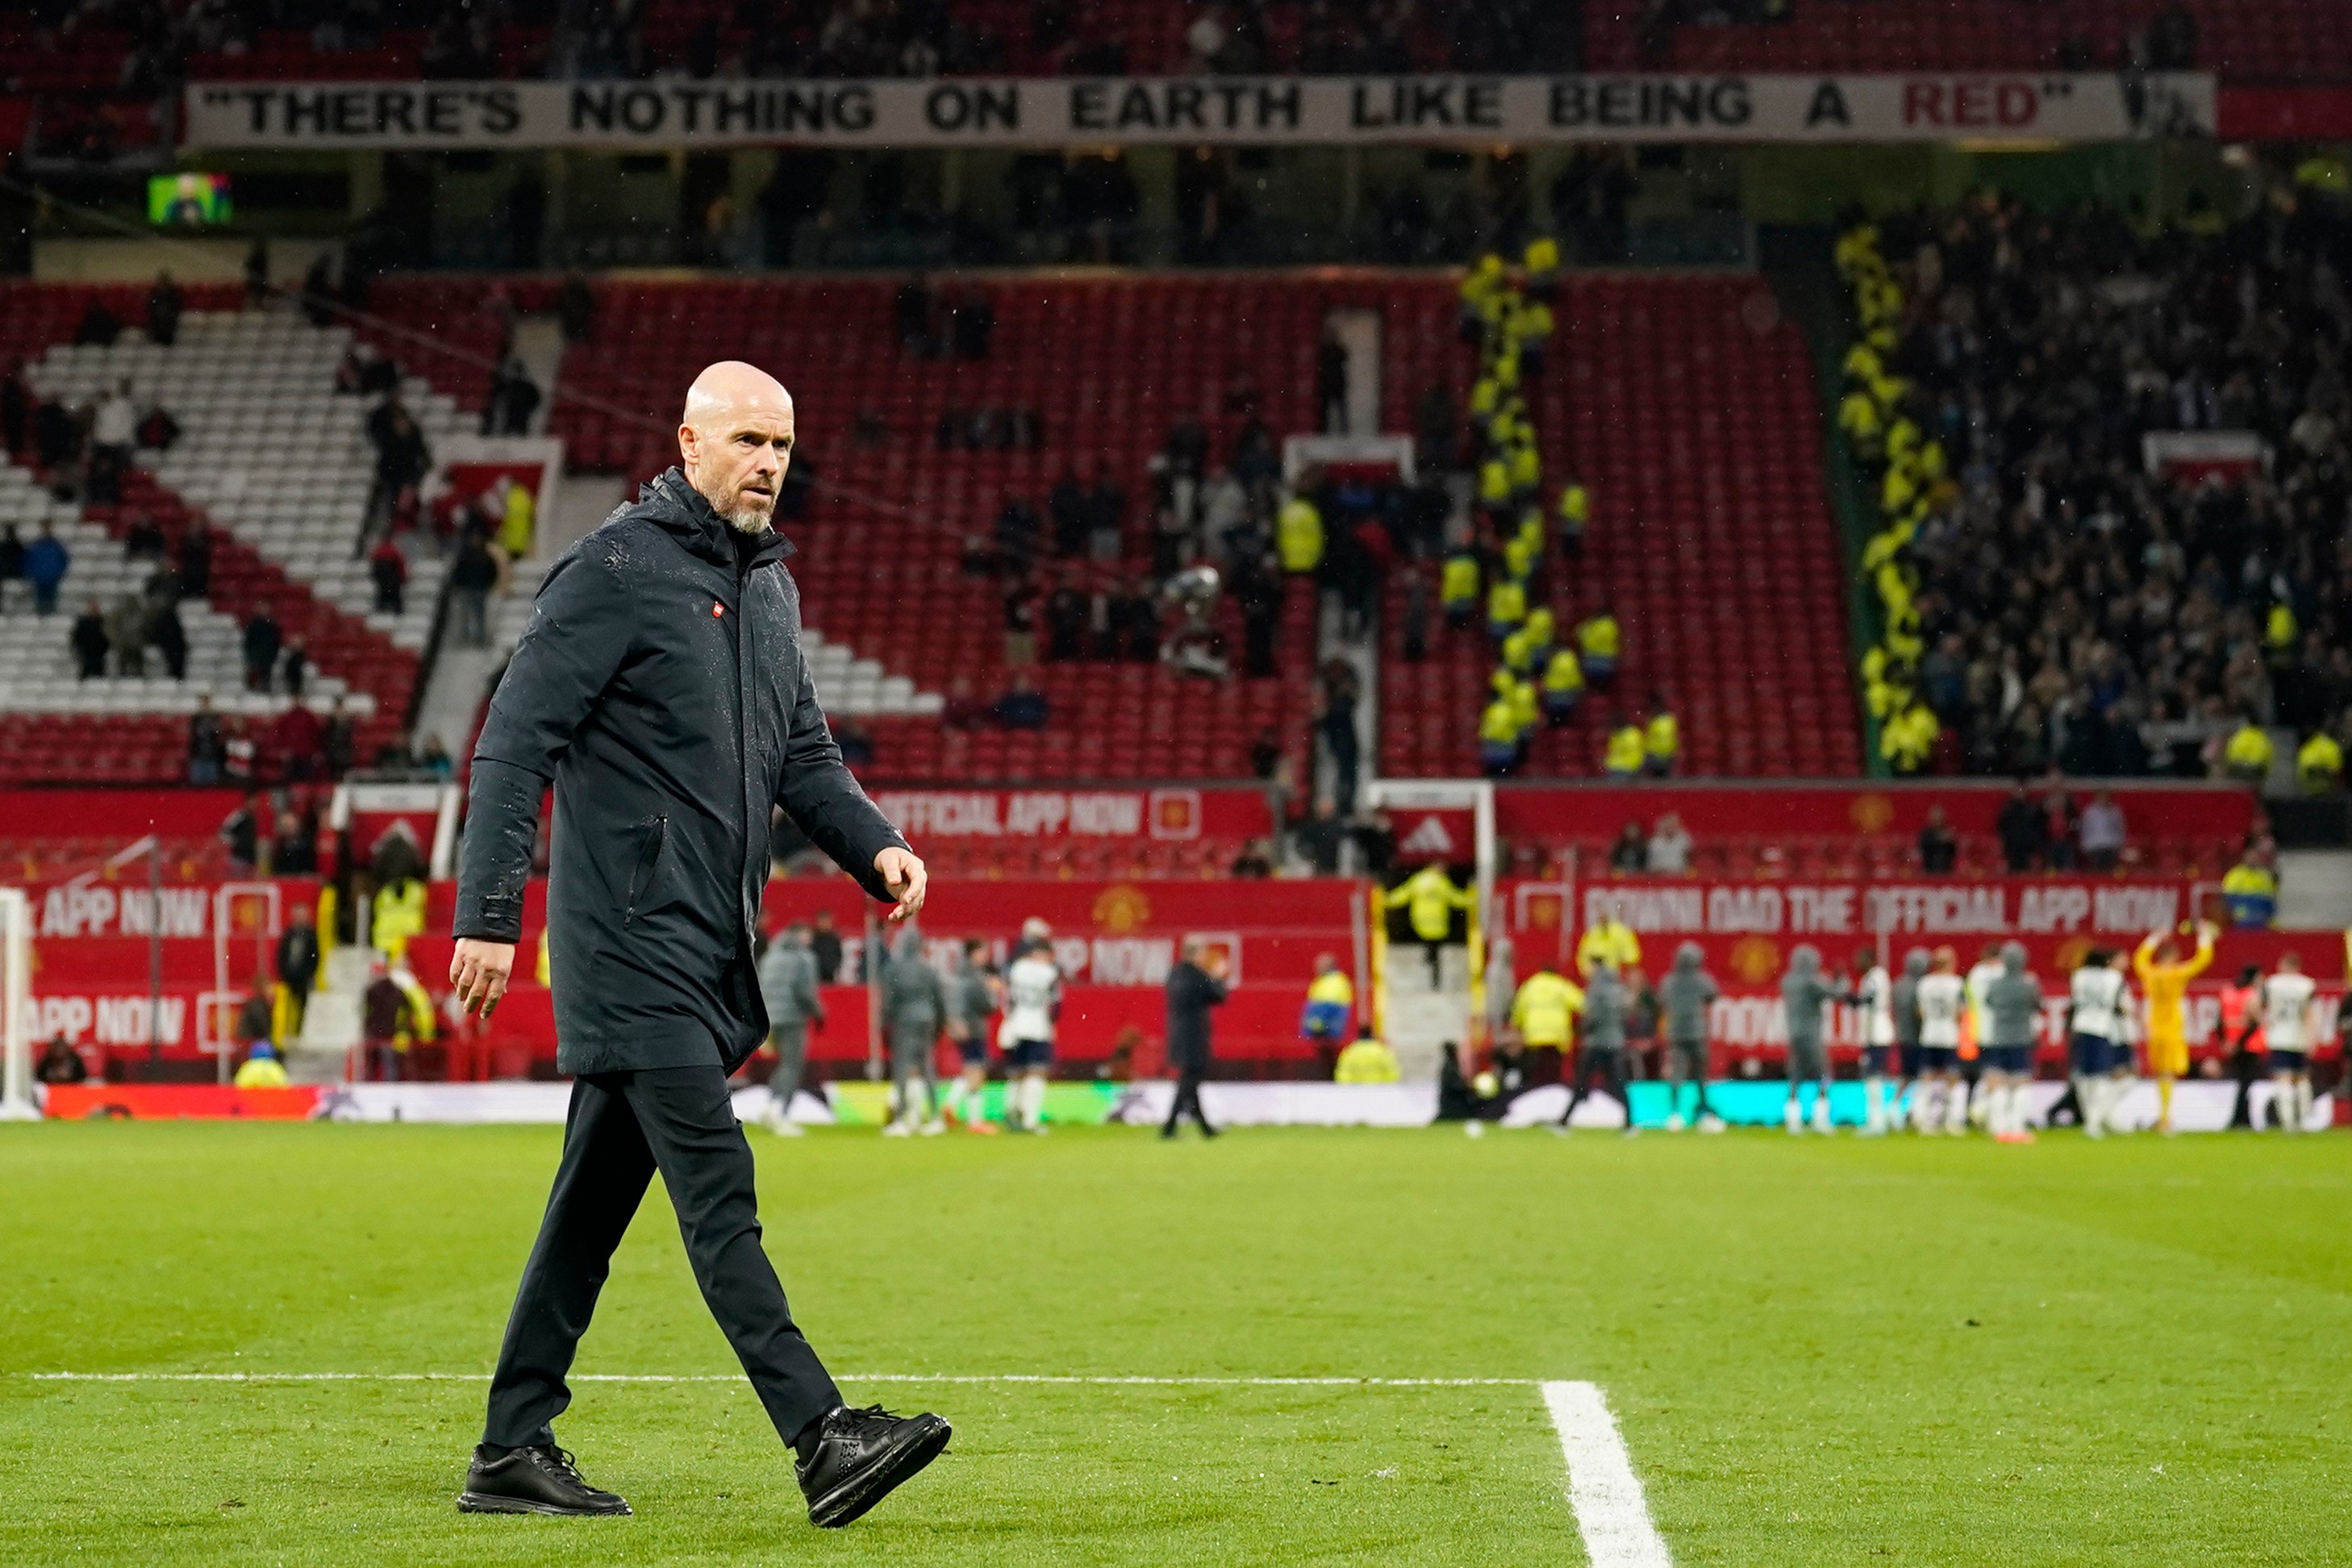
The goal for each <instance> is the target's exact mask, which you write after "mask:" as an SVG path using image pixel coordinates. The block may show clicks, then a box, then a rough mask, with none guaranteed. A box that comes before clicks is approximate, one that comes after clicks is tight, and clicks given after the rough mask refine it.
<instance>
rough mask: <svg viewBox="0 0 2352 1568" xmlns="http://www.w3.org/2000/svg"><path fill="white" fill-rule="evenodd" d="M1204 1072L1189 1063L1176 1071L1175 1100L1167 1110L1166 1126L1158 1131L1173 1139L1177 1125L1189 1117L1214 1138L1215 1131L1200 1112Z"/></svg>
mask: <svg viewBox="0 0 2352 1568" xmlns="http://www.w3.org/2000/svg"><path fill="white" fill-rule="evenodd" d="M1204 1071H1206V1069H1205V1068H1202V1067H1200V1066H1198V1065H1195V1064H1189V1063H1188V1064H1186V1065H1184V1066H1181V1067H1179V1068H1177V1069H1176V1100H1175V1103H1174V1104H1172V1105H1171V1106H1170V1107H1169V1108H1168V1124H1167V1125H1166V1126H1165V1127H1162V1128H1161V1129H1160V1131H1162V1132H1165V1133H1167V1134H1168V1135H1169V1136H1170V1137H1171V1138H1172V1137H1174V1136H1175V1135H1176V1129H1177V1127H1178V1125H1179V1124H1181V1122H1182V1121H1183V1120H1184V1118H1185V1117H1187V1116H1190V1117H1192V1120H1193V1121H1197V1122H1199V1123H1200V1124H1201V1131H1203V1132H1205V1133H1207V1134H1209V1136H1211V1137H1212V1138H1213V1137H1215V1136H1216V1133H1217V1130H1216V1129H1215V1128H1213V1127H1212V1126H1210V1125H1209V1119H1208V1117H1207V1116H1206V1115H1205V1114H1203V1113H1202V1110H1201V1078H1202V1073H1203V1072H1204Z"/></svg>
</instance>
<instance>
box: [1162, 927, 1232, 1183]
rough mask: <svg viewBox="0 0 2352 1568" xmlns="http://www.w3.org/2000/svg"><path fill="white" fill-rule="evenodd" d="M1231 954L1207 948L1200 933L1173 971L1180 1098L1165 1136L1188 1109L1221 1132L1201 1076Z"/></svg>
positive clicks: (1171, 1046) (1172, 1061)
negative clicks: (1204, 1098) (1206, 1107)
mask: <svg viewBox="0 0 2352 1568" xmlns="http://www.w3.org/2000/svg"><path fill="white" fill-rule="evenodd" d="M1225 974H1226V966H1225V955H1224V954H1223V953H1222V952H1205V950H1204V949H1203V948H1202V944H1201V942H1200V940H1199V939H1198V938H1187V939H1186V940H1185V942H1184V952H1183V956H1182V957H1181V958H1180V959H1178V960H1177V963H1176V966H1175V967H1174V968H1173V969H1171V970H1170V971H1169V972H1168V1065H1169V1066H1170V1067H1171V1068H1175V1069H1176V1102H1175V1103H1174V1104H1173V1105H1171V1106H1170V1107H1169V1108H1168V1125H1166V1126H1165V1127H1162V1128H1161V1129H1160V1136H1161V1137H1162V1138H1173V1137H1175V1136H1176V1128H1177V1125H1178V1123H1180V1122H1181V1121H1182V1120H1183V1119H1184V1117H1185V1116H1187V1115H1188V1114H1189V1115H1190V1116H1191V1117H1192V1120H1193V1121H1197V1122H1199V1123H1200V1124H1201V1131H1202V1135H1203V1136H1204V1137H1209V1138H1214V1137H1215V1136H1216V1135H1217V1130H1216V1129H1215V1128H1213V1127H1212V1126H1210V1125H1209V1119H1208V1117H1207V1116H1205V1115H1203V1114H1202V1110H1201V1080H1202V1079H1203V1078H1205V1077H1207V1076H1208V1072H1209V1057H1210V1051H1211V1046H1210V1039H1211V1024H1210V1019H1209V1009H1211V1008H1212V1007H1215V1006H1218V1005H1221V1004H1223V1001H1224V999H1225Z"/></svg>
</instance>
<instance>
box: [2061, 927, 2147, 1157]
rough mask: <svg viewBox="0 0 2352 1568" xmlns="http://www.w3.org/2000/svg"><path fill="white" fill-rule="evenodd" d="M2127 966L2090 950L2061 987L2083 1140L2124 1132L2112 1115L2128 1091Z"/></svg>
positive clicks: (2115, 956) (2120, 956)
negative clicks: (2080, 1113)
mask: <svg viewBox="0 0 2352 1568" xmlns="http://www.w3.org/2000/svg"><path fill="white" fill-rule="evenodd" d="M2126 962H2127V960H2126V954H2125V953H2124V952H2123V951H2122V950H2121V949H2120V948H2118V949H2115V950H2112V951H2111V950H2109V949H2106V948H2093V949H2092V950H2091V952H2090V954H2089V956H2087V957H2085V958H2084V960H2083V966H2082V967H2081V968H2080V969H2077V970H2076V971H2074V979H2073V980H2071V981H2069V982H2068V983H2067V986H2066V1002H2067V1025H2066V1032H2067V1036H2068V1046H2069V1055H2070V1056H2071V1057H2072V1058H2073V1065H2074V1101H2075V1103H2076V1104H2078V1105H2080V1106H2081V1107H2082V1108H2083V1135H2084V1137H2086V1138H2104V1137H2105V1136H2106V1135H2107V1134H2108V1133H2109V1132H2120V1131H2123V1129H2122V1128H2121V1127H2120V1126H2118V1125H2116V1121H2115V1114H2116V1106H2118V1105H2120V1104H2121V1103H2123V1098H2124V1094H2125V1092H2126V1090H2127V1089H2130V1088H2131V1068H2132V1056H2131V1046H2130V1044H2129V1043H2128V1042H2127V1041H2126V1039H2125V1037H2124V1019H2125V1016H2126V1015H2127V1014H2128V1013H2129V1011H2130V1002H2131V988H2130V986H2129V984H2127V983H2126V981H2125V979H2124V964H2125V963H2126Z"/></svg>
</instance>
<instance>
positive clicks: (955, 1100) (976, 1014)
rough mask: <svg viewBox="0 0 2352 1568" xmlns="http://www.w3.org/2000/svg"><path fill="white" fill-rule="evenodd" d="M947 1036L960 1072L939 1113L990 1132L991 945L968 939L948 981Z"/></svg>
mask: <svg viewBox="0 0 2352 1568" xmlns="http://www.w3.org/2000/svg"><path fill="white" fill-rule="evenodd" d="M947 988H948V1034H949V1035H950V1037H952V1038H953V1039H954V1040H955V1044H956V1058H957V1061H958V1062H959V1064H960V1065H961V1069H962V1070H961V1071H960V1072H959V1073H957V1075H956V1077H955V1079H954V1080H953V1081H951V1082H950V1084H949V1085H948V1092H947V1101H946V1103H945V1104H944V1105H943V1106H941V1107H940V1109H941V1110H942V1111H944V1112H945V1114H946V1117H947V1119H948V1120H949V1121H961V1123H962V1124H963V1125H964V1126H965V1127H966V1128H967V1129H969V1130H970V1131H974V1132H992V1131H995V1128H994V1127H993V1126H992V1124H991V1123H990V1121H989V1120H988V1104H987V1095H988V1016H989V1015H990V1014H991V1013H993V1012H995V1011H996V987H995V986H994V984H992V978H991V976H990V974H989V971H988V944H987V943H986V942H982V941H980V940H978V939H977V938H972V937H967V938H965V939H964V943H963V953H962V958H961V962H960V963H957V965H956V967H955V973H952V974H950V975H949V976H948V980H947Z"/></svg>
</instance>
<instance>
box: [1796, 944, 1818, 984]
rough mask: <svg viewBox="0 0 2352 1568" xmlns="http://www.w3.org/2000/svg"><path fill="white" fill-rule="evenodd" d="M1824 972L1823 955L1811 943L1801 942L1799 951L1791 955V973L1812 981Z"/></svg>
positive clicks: (1798, 947)
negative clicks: (1813, 977) (1814, 976)
mask: <svg viewBox="0 0 2352 1568" xmlns="http://www.w3.org/2000/svg"><path fill="white" fill-rule="evenodd" d="M1821 972H1822V955H1821V952H1820V951H1819V950H1818V949H1816V948H1815V947H1814V946H1813V944H1812V943H1811V942H1799V943H1798V944H1797V951H1796V952H1792V953H1790V955H1789V973H1790V974H1792V975H1796V976H1799V977H1801V978H1805V979H1810V978H1811V977H1812V976H1813V975H1816V974H1819V973H1821Z"/></svg>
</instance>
